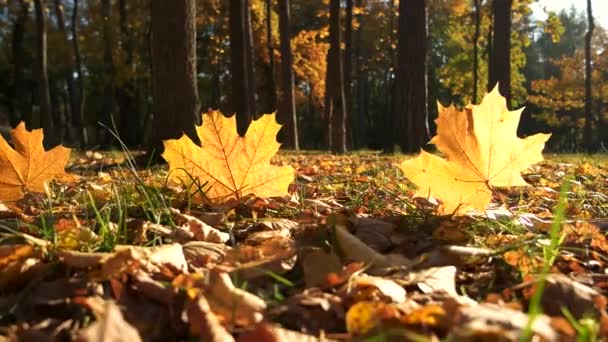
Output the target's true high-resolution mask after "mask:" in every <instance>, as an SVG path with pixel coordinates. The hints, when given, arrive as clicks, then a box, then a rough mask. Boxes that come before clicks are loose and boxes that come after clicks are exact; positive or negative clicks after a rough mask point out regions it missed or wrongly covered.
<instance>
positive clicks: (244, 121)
mask: <svg viewBox="0 0 608 342" xmlns="http://www.w3.org/2000/svg"><path fill="white" fill-rule="evenodd" d="M248 11H249V2H248V1H247V0H230V53H231V55H230V57H231V64H230V75H231V77H232V103H233V105H232V106H233V107H232V108H233V111H234V112H235V113H236V123H237V131H238V133H239V134H240V135H244V134H245V132H246V131H247V127H248V126H249V123H250V122H251V120H252V119H253V117H254V113H255V104H254V103H253V101H251V99H252V96H251V94H252V93H253V92H254V88H255V85H254V84H252V83H251V81H252V80H251V79H250V76H251V73H250V72H249V65H250V64H249V61H248V54H249V53H248V52H247V50H248V46H249V43H248V42H247V41H248V40H249V38H248V37H249V35H248V33H247V32H248V31H249V25H248V23H247V18H248V17H249V16H248V15H247V14H246V13H247V12H248Z"/></svg>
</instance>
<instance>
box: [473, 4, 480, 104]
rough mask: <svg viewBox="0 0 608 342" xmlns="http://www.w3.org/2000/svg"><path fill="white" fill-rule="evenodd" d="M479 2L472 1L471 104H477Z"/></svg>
mask: <svg viewBox="0 0 608 342" xmlns="http://www.w3.org/2000/svg"><path fill="white" fill-rule="evenodd" d="M481 1H482V0H474V2H473V5H474V7H475V9H474V22H475V33H474V34H473V98H472V99H471V102H472V103H477V92H478V90H477V83H478V82H479V46H478V44H479V35H480V26H481Z"/></svg>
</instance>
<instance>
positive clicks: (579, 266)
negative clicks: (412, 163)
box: [0, 152, 608, 342]
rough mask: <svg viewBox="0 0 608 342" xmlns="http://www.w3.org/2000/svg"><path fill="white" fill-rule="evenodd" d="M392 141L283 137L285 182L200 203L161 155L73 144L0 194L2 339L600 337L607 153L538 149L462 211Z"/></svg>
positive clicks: (607, 289)
mask: <svg viewBox="0 0 608 342" xmlns="http://www.w3.org/2000/svg"><path fill="white" fill-rule="evenodd" d="M406 159H408V157H407V156H381V155H379V154H377V153H371V152H370V153H360V154H353V155H346V156H334V155H328V154H322V153H302V154H291V153H284V154H280V155H278V156H276V157H275V158H274V159H273V163H274V164H275V165H291V166H293V168H294V169H295V172H296V180H295V182H293V183H292V184H291V185H290V186H289V195H288V196H282V197H270V198H261V197H255V196H247V195H244V196H242V197H241V198H239V199H238V200H231V201H228V202H225V203H222V204H209V203H207V202H206V201H205V198H204V192H205V184H199V185H198V186H199V189H194V190H193V189H190V190H191V191H190V192H186V191H184V189H183V188H182V187H178V186H175V185H174V184H173V183H171V182H169V181H168V179H170V177H171V176H170V175H169V172H168V169H167V167H166V166H159V167H143V166H142V165H139V166H137V165H134V164H133V160H132V159H130V158H129V155H125V154H123V153H99V152H88V153H86V154H84V153H81V154H79V155H78V156H73V157H72V160H71V162H70V166H69V167H68V169H67V170H68V172H70V173H71V174H75V175H77V176H78V179H77V180H75V181H74V180H71V181H70V182H64V181H56V182H53V183H51V184H50V186H48V187H47V188H46V193H32V192H28V193H26V195H25V197H24V198H23V199H21V200H19V201H17V202H16V203H14V204H11V205H7V206H4V207H3V208H1V209H2V210H1V211H0V217H1V219H0V233H1V234H2V235H1V237H2V240H1V244H0V340H2V339H13V338H18V339H20V340H21V339H24V340H37V341H50V340H73V339H75V340H79V341H88V340H94V341H130V342H135V341H155V340H165V341H167V340H196V339H200V341H231V340H238V341H300V340H304V341H316V340H327V341H329V340H370V341H383V340H412V341H436V340H440V339H446V338H447V339H451V340H465V341H466V340H475V341H480V340H483V341H495V340H507V341H516V340H520V339H522V338H523V339H529V338H531V337H532V336H534V335H535V336H538V337H540V338H541V339H542V340H545V341H568V340H573V341H574V340H577V338H578V340H581V338H582V340H584V341H593V340H594V339H595V340H601V339H605V338H608V315H607V313H606V308H607V303H608V301H607V299H606V297H605V296H606V295H607V294H608V272H607V270H608V259H607V258H608V253H607V252H608V240H607V237H606V230H607V229H608V219H604V218H605V217H608V195H607V194H608V162H606V159H605V157H603V156H599V157H593V158H591V157H583V156H553V157H549V158H548V161H545V162H542V163H540V164H536V165H534V166H532V167H530V168H528V169H527V170H525V171H524V172H523V177H524V179H525V180H526V181H527V182H528V183H529V184H531V186H529V187H513V188H508V189H506V190H501V189H497V190H496V191H495V192H494V194H493V196H492V203H491V205H490V209H489V210H488V211H487V212H486V213H484V214H468V215H460V216H455V215H450V214H449V213H448V214H445V213H443V212H441V214H439V212H440V211H438V206H437V204H438V203H437V202H435V201H433V200H432V199H428V198H421V197H416V198H415V197H414V194H415V193H416V187H415V186H414V185H413V184H412V183H410V182H409V181H408V179H406V178H405V177H404V176H403V174H402V172H401V171H400V170H399V168H398V167H397V166H396V165H397V164H399V163H401V162H402V161H404V160H406ZM564 184H567V186H566V187H565V189H563V190H560V189H562V186H563V185H564ZM560 192H561V194H560ZM188 194H189V195H188ZM560 199H561V203H562V204H563V206H562V209H563V210H558V209H559V207H560V206H559V205H558V204H559V203H560Z"/></svg>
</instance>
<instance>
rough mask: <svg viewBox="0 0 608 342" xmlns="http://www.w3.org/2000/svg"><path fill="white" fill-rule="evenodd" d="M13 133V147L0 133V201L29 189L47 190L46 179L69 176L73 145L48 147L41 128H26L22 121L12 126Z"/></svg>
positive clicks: (14, 199)
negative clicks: (67, 166) (48, 148)
mask: <svg viewBox="0 0 608 342" xmlns="http://www.w3.org/2000/svg"><path fill="white" fill-rule="evenodd" d="M11 137H12V140H13V145H14V146H15V148H14V149H13V148H12V147H11V146H10V145H9V144H8V142H6V140H4V138H2V137H0V201H3V202H11V201H16V200H18V199H20V198H23V195H24V193H25V192H27V191H33V192H44V191H45V183H46V182H48V181H50V180H51V179H61V178H67V176H68V174H67V173H66V172H65V165H66V164H67V163H68V159H69V158H70V149H68V148H65V147H63V146H61V145H59V146H57V147H55V148H53V149H51V150H50V151H45V150H44V147H43V145H42V141H43V139H44V133H43V132H42V129H34V130H32V131H31V132H30V131H27V130H26V128H25V123H23V122H21V123H20V124H19V125H18V126H17V127H16V128H15V129H13V130H11Z"/></svg>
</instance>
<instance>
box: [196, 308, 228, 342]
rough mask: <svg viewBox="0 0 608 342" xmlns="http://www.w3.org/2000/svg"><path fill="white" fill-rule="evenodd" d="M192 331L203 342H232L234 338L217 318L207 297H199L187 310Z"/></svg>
mask: <svg viewBox="0 0 608 342" xmlns="http://www.w3.org/2000/svg"><path fill="white" fill-rule="evenodd" d="M186 312H187V314H188V321H189V322H190V330H191V332H192V333H194V335H198V336H199V340H200V341H201V342H207V341H208V342H231V341H234V338H233V337H232V335H230V333H228V331H227V330H226V328H224V326H223V325H222V324H221V323H220V321H219V320H218V319H217V317H215V314H213V312H212V311H211V308H210V307H209V303H207V300H206V299H205V297H199V298H198V299H197V300H196V301H194V302H192V303H190V304H189V305H188V307H187V308H186Z"/></svg>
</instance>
